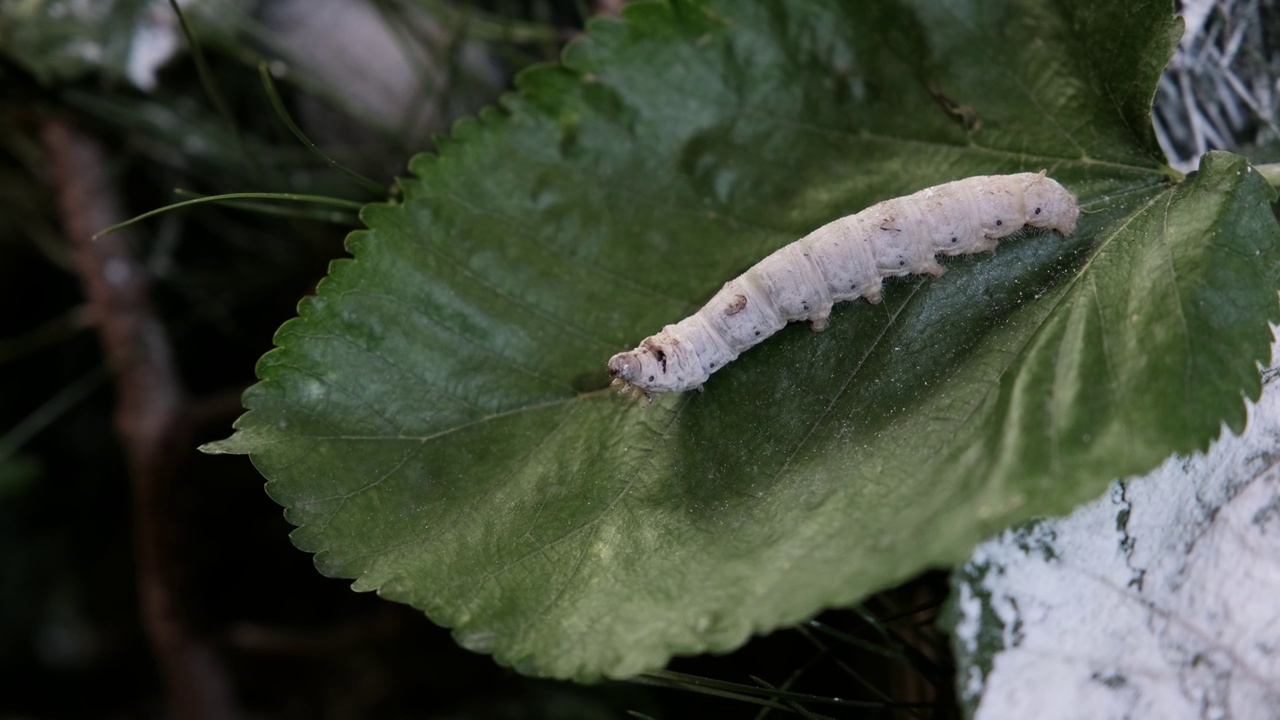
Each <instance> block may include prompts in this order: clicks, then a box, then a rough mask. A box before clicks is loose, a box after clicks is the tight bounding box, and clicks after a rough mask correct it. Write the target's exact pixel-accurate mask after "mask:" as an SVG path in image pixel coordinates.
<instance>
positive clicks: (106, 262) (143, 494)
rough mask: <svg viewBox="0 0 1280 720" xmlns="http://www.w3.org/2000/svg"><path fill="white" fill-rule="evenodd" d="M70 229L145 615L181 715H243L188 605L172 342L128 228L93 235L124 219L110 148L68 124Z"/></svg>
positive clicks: (62, 182) (64, 144) (55, 169)
mask: <svg viewBox="0 0 1280 720" xmlns="http://www.w3.org/2000/svg"><path fill="white" fill-rule="evenodd" d="M41 139H42V141H43V144H44V148H45V151H46V153H47V155H48V158H49V161H50V172H51V179H52V181H53V183H54V186H55V188H56V191H57V196H58V208H59V212H60V215H61V218H62V225H63V229H64V231H65V232H66V235H67V237H68V238H70V240H71V243H72V248H73V253H74V257H75V268H76V272H77V274H78V275H79V276H80V281H81V283H82V284H83V286H84V291H85V296H86V298H87V303H88V307H89V311H90V317H91V319H92V322H93V323H94V325H95V326H96V327H97V330H98V334H99V336H100V338H101V340H102V346H103V350H104V352H105V353H106V356H107V363H108V365H109V366H110V368H111V371H112V374H113V376H114V379H115V384H116V389H117V397H118V401H117V403H118V404H117V406H116V415H115V425H116V432H117V433H118V434H119V436H120V440H121V442H122V444H123V446H124V452H125V456H126V460H127V462H128V467H129V473H130V476H131V479H132V484H133V494H134V512H135V523H136V542H137V553H138V592H139V597H140V601H141V603H142V620H143V625H144V627H145V628H146V631H147V634H148V636H149V638H150V641H151V646H152V650H153V651H154V653H155V656H156V662H157V664H158V665H159V666H160V667H159V669H160V674H161V677H162V678H163V679H164V683H165V687H166V691H167V692H168V696H169V706H170V710H171V713H172V715H173V717H175V718H179V719H180V720H227V719H230V718H234V717H235V713H234V711H233V709H232V707H233V706H232V702H231V699H230V697H231V696H230V684H229V682H228V680H227V677H226V673H225V671H224V669H223V668H222V665H221V664H220V662H219V660H218V658H217V656H216V655H215V654H214V652H213V650H212V648H210V647H209V645H208V644H207V643H206V642H204V640H203V639H202V638H200V637H199V636H198V635H197V634H196V633H195V632H194V631H193V630H192V628H191V626H190V624H189V622H188V618H187V617H186V612H185V606H184V605H183V603H182V601H181V587H182V585H183V582H182V573H181V567H182V563H181V547H182V544H181V542H180V537H179V535H180V527H181V526H180V522H179V513H178V511H177V509H176V504H175V501H174V489H175V483H176V480H177V479H178V477H179V470H180V468H181V467H182V466H183V464H184V463H185V462H186V461H187V459H188V458H189V457H190V455H191V452H192V448H193V446H194V442H193V437H192V429H193V425H192V422H191V413H190V411H189V404H188V402H187V399H186V395H185V393H184V392H183V389H182V382H181V380H180V378H179V377H178V372H177V369H176V367H175V366H174V360H173V354H172V351H171V349H170V346H169V339H168V335H167V333H166V331H165V328H164V326H163V325H162V324H161V322H160V320H159V318H157V316H156V314H155V312H154V311H153V308H152V306H151V297H150V283H149V281H148V277H147V273H146V271H145V269H144V268H143V266H142V265H141V263H139V262H138V261H137V259H136V258H135V257H134V256H133V253H132V251H131V250H130V248H129V245H128V239H127V237H128V233H124V232H121V233H116V234H114V235H110V236H107V237H105V238H103V239H101V240H98V241H94V240H92V239H91V238H92V235H93V233H94V232H96V231H97V230H99V229H101V228H104V227H107V226H108V225H113V224H115V223H117V222H120V221H121V220H122V219H124V217H125V215H124V212H123V210H122V208H121V207H120V203H119V200H118V198H117V193H116V188H115V183H114V182H113V181H112V178H111V177H109V175H108V173H107V165H108V163H107V157H106V153H105V152H104V151H103V149H102V146H101V145H100V144H99V143H98V142H97V141H96V140H95V139H94V138H91V137H89V136H87V135H85V134H84V133H82V132H80V131H79V130H77V129H76V128H75V127H73V126H72V125H71V124H70V123H68V122H66V121H63V120H57V119H50V120H46V121H45V122H44V123H43V125H42V128H41Z"/></svg>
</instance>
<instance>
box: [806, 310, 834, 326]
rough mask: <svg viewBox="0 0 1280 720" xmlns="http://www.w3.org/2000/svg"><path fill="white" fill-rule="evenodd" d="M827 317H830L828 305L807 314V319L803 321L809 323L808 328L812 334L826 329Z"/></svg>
mask: <svg viewBox="0 0 1280 720" xmlns="http://www.w3.org/2000/svg"><path fill="white" fill-rule="evenodd" d="M829 317H831V306H830V305H828V306H826V307H822V308H817V309H816V310H814V311H813V312H811V313H809V317H808V318H805V319H806V320H808V321H809V322H810V323H811V325H810V327H812V328H813V331H814V332H822V331H823V330H826V329H827V318H829Z"/></svg>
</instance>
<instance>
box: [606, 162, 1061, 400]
mask: <svg viewBox="0 0 1280 720" xmlns="http://www.w3.org/2000/svg"><path fill="white" fill-rule="evenodd" d="M1079 214H1080V207H1079V205H1078V204H1077V203H1076V198H1075V196H1073V195H1072V194H1071V193H1070V192H1068V191H1067V190H1066V189H1065V188H1063V187H1062V186H1061V185H1059V184H1058V183H1057V182H1056V181H1055V180H1053V179H1051V178H1049V177H1046V176H1045V172H1044V171H1041V172H1039V173H1018V174H1015V175H981V176H977V177H971V178H965V179H963V180H956V181H955V182H949V183H944V184H942V185H936V186H934V187H931V188H926V189H924V190H921V191H920V192H917V193H914V194H912V195H907V196H905V197H900V198H894V199H892V200H885V201H884V202H882V203H877V204H875V205H872V206H871V207H869V208H867V209H866V210H863V211H862V212H859V213H856V214H854V215H849V216H847V217H843V218H840V219H839V220H835V221H832V222H830V223H827V224H826V225H823V226H822V227H820V228H818V229H817V230H814V231H813V232H811V233H809V234H808V235H806V236H804V237H802V238H800V239H799V240H797V241H795V242H793V243H791V244H790V245H787V246H785V247H783V248H781V249H779V250H778V251H776V252H774V253H773V254H772V255H769V256H768V257H766V258H765V259H763V260H761V261H760V262H758V263H756V265H754V266H753V267H752V268H751V269H750V270H747V271H746V272H745V273H743V274H742V275H740V276H738V277H736V278H734V279H733V280H730V281H729V282H727V283H725V285H724V287H723V288H721V289H720V292H718V293H716V295H715V297H713V298H711V301H710V302H708V303H707V304H706V305H705V306H703V308H702V309H701V310H699V311H698V312H696V313H694V314H693V315H691V316H689V317H687V318H685V319H684V320H681V321H680V322H678V323H676V324H674V325H668V326H666V327H664V328H663V329H662V330H661V331H660V332H659V333H658V334H656V335H653V336H651V337H648V338H645V339H644V341H643V342H641V343H640V346H639V347H637V348H636V349H635V350H630V351H627V352H622V353H618V354H617V355H614V356H613V357H612V358H610V359H609V374H610V375H611V376H613V384H614V385H617V386H620V387H621V389H622V391H623V392H626V391H627V390H629V389H630V390H635V391H636V392H637V393H638V394H643V395H644V396H646V397H647V398H648V399H650V400H652V399H653V396H654V395H658V394H660V393H665V392H681V391H684V390H691V389H694V388H699V389H700V388H701V387H702V384H703V383H704V382H706V381H707V378H709V377H710V376H711V373H713V372H715V371H716V370H719V369H720V368H722V367H724V366H725V364H727V363H729V362H732V361H733V360H734V359H736V358H737V357H738V355H739V354H741V353H742V352H744V351H745V350H747V349H748V348H750V347H751V346H753V345H755V344H756V343H758V342H761V341H762V340H764V339H765V338H767V337H769V336H770V335H772V334H774V333H775V332H777V331H778V330H781V329H782V327H783V326H784V325H786V324H787V323H789V322H795V321H800V320H807V321H809V322H810V323H812V325H813V329H814V330H815V331H821V330H823V329H824V328H825V327H826V326H827V317H828V316H829V315H830V314H831V307H832V305H834V304H835V303H838V302H842V301H844V300H855V299H857V298H866V299H867V300H868V301H869V302H872V303H878V302H880V291H881V286H882V284H883V282H884V278H886V277H894V276H899V275H909V274H917V273H927V274H929V275H933V276H934V277H937V276H939V275H941V274H942V273H943V272H945V268H943V267H942V266H941V265H939V264H938V261H937V257H936V256H938V255H963V254H967V253H978V252H988V251H991V250H994V249H995V247H996V243H997V241H998V240H999V239H1000V238H1002V237H1006V236H1008V235H1011V234H1013V233H1015V232H1017V231H1018V230H1021V229H1022V228H1023V227H1035V228H1048V229H1052V230H1056V231H1058V232H1059V233H1061V234H1062V235H1064V236H1066V235H1070V234H1071V233H1073V232H1075V229H1076V219H1077V217H1078V216H1079Z"/></svg>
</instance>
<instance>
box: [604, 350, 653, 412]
mask: <svg viewBox="0 0 1280 720" xmlns="http://www.w3.org/2000/svg"><path fill="white" fill-rule="evenodd" d="M666 373H667V362H666V355H665V354H664V353H663V351H662V349H661V348H657V349H653V348H651V347H649V346H648V345H641V346H640V347H638V348H636V349H635V350H628V351H627V352H620V353H618V354H617V355H614V356H613V357H611V358H609V375H610V376H611V377H612V378H613V383H612V384H613V385H616V386H618V387H619V388H620V392H626V391H627V390H630V389H635V390H636V391H637V392H638V393H643V394H644V395H645V396H647V397H648V398H649V400H650V401H652V400H653V395H652V393H653V392H654V391H655V390H656V389H657V388H659V387H660V386H661V385H662V384H663V382H664V381H665V379H666ZM657 391H658V392H661V390H657Z"/></svg>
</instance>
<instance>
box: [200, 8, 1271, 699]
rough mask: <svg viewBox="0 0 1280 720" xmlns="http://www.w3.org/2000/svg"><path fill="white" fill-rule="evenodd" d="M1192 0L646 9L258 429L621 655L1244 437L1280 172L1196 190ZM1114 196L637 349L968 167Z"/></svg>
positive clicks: (508, 591)
mask: <svg viewBox="0 0 1280 720" xmlns="http://www.w3.org/2000/svg"><path fill="white" fill-rule="evenodd" d="M1168 10H1169V7H1168V3H1167V2H1165V1H1164V0H1151V1H1149V2H1130V3H1124V4H1123V8H1122V9H1121V8H1120V6H1119V5H1117V4H1114V3H1111V2H1110V1H1109V0H1107V1H1105V2H1104V1H1101V0H1099V2H1095V3H1089V2H1030V1H1024V2H999V1H996V0H988V1H986V2H968V3H959V2H954V3H937V2H935V1H934V0H917V1H916V2H891V1H889V0H883V1H881V2H874V3H871V2H867V3H850V2H844V1H843V0H827V1H825V2H824V1H821V0H808V1H803V2H802V1H800V0H789V1H788V2H764V1H763V0H759V1H756V2H742V1H741V0H738V1H730V0H722V1H713V0H708V1H707V2H688V1H683V2H671V3H636V4H633V5H629V6H628V7H627V9H626V11H625V12H624V16H623V19H622V20H621V21H614V20H604V21H598V22H595V23H593V24H592V26H591V28H590V32H589V34H588V36H587V37H586V38H585V39H584V40H582V41H581V42H577V43H575V44H573V45H572V46H571V47H570V48H569V49H568V50H567V51H566V53H565V57H564V64H563V67H558V68H541V69H538V70H535V71H532V72H528V73H526V74H524V75H522V76H521V77H520V78H519V83H518V84H519V92H518V93H517V94H515V95H512V96H510V97H508V98H506V99H505V101H504V105H505V108H506V110H507V112H505V113H503V112H497V111H493V112H489V113H487V114H485V115H483V116H482V117H481V118H480V119H479V120H478V121H473V122H465V123H462V124H459V125H458V126H457V128H456V130H455V132H454V133H453V136H452V137H451V138H450V139H448V140H447V141H445V142H444V143H443V144H442V146H441V150H440V153H439V155H438V156H419V157H417V158H415V159H414V161H413V164H412V170H413V172H414V173H415V175H416V176H417V179H415V180H410V181H407V182H405V184H404V190H405V200H404V204H403V205H381V206H369V207H367V208H366V210H365V212H364V215H363V217H364V220H365V221H366V223H367V224H368V226H369V228H370V230H369V231H367V232H361V233H356V234H354V235H353V236H352V237H351V238H350V241H349V243H348V247H349V249H350V250H351V252H352V253H353V254H354V255H355V259H354V260H351V261H339V262H336V263H335V264H334V265H333V267H332V269H331V272H330V275H329V277H328V278H327V279H326V280H325V281H324V283H322V285H321V286H320V288H319V289H318V292H317V295H316V297H314V298H310V299H308V300H306V301H304V302H303V303H302V304H301V305H300V308H299V315H300V317H299V318H298V319H296V320H293V321H291V322H289V323H287V324H286V325H285V326H284V327H282V328H281V330H280V332H279V334H278V335H277V337H276V343H277V345H278V346H279V347H278V348H277V349H276V350H274V351H273V352H271V353H269V354H267V355H266V356H265V357H263V359H262V360H261V362H260V364H259V366H258V374H259V377H260V378H261V379H262V381H261V382H260V383H259V384H258V385H256V386H255V387H253V388H252V389H251V390H250V391H249V392H248V393H246V395H245V404H246V406H247V407H248V408H249V409H250V412H249V413H248V414H246V415H245V416H244V417H243V418H241V419H240V421H239V422H238V423H237V426H236V427H237V432H236V434H235V435H234V436H233V437H232V438H230V439H229V440H226V441H223V442H222V443H218V444H215V445H214V446H211V447H210V448H209V449H210V450H212V451H215V452H236V453H248V454H249V455H250V456H251V457H252V459H253V461H254V462H255V463H256V465H257V466H258V467H259V468H260V469H261V471H262V472H263V474H264V475H265V476H266V477H267V478H268V479H269V481H270V482H269V484H268V492H270V494H271V496H272V497H273V498H275V499H276V500H277V501H279V502H280V503H281V504H282V505H284V506H285V507H286V508H287V517H288V518H289V520H290V521H291V522H293V523H295V524H296V525H298V529H297V530H296V531H295V533H294V535H293V539H294V541H295V543H296V544H297V545H298V547H300V548H302V549H304V550H307V551H310V552H314V553H316V564H317V566H318V567H319V569H320V570H321V571H322V572H324V573H326V574H329V575H334V576H339V577H348V578H355V588H356V589H358V590H376V591H378V592H379V593H381V594H382V595H383V596H385V597H388V598H391V599H394V600H398V601H401V602H406V603H410V604H412V605H414V606H415V607H418V608H421V609H423V610H424V611H425V612H426V614H427V615H428V616H429V617H430V618H431V619H432V620H434V621H436V622H438V623H441V624H443V625H447V626H450V627H452V628H454V631H455V635H456V637H457V639H458V640H459V642H461V643H462V644H464V645H465V646H467V647H469V648H473V649H475V650H478V651H483V652H491V653H493V654H494V655H495V657H496V658H497V659H498V660H499V661H501V662H504V663H509V664H513V665H516V666H517V667H518V668H520V669H521V670H522V671H525V672H530V673H536V674H544V675H552V676H557V677H572V678H577V679H583V680H590V679H594V678H598V677H600V676H602V675H604V676H612V677H621V676H627V675H631V674H634V673H638V672H641V671H644V670H647V669H651V668H654V667H657V666H660V665H662V664H663V663H665V662H666V661H667V659H668V658H669V657H670V656H671V655H672V654H685V653H699V652H705V651H716V652H723V651H728V650H731V649H733V648H735V647H738V646H739V645H741V644H742V643H743V642H745V641H746V639H747V638H748V637H749V636H750V635H751V634H752V633H758V632H765V631H768V630H770V629H773V628H776V627H779V626H784V625H787V624H790V623H795V622H797V621H799V620H801V619H803V618H805V617H808V616H810V615H812V614H814V613H815V612H817V611H818V610H820V609H822V608H824V607H827V606H832V605H841V604H846V603H851V602H853V601H856V600H857V599H859V598H861V597H862V596H864V595H866V594H867V593H869V592H872V591H874V590H877V589H880V588H883V587H885V586H887V585H891V584H893V583H896V582H898V581H901V580H902V579H904V578H907V577H909V576H911V575H913V574H915V573H917V572H919V571H920V570H921V569H923V568H925V567H929V566H934V565H941V564H948V563H954V562H956V561H959V560H961V559H963V558H964V557H966V555H967V554H968V553H969V551H970V550H971V549H972V548H973V546H974V545H975V543H976V542H977V541H978V540H979V539H981V538H982V537H984V536H986V535H988V534H989V533H991V532H992V531H995V530H997V529H1000V528H1003V527H1006V526H1008V525H1010V524H1012V523H1016V522H1019V521H1022V520H1025V519H1027V518H1029V517H1032V516H1037V515H1043V514H1053V513H1061V512H1064V511H1066V510H1067V509H1069V508H1071V507H1072V506H1073V505H1075V504H1076V503H1079V502H1081V501H1083V500H1086V499H1088V498H1090V497H1093V496H1095V495H1096V494H1098V493H1099V492H1101V491H1102V490H1103V488H1105V486H1106V483H1107V481H1108V480H1109V479H1111V478H1113V477H1116V476H1120V475H1125V474H1130V473H1136V472H1140V471H1144V470H1147V469H1149V468H1150V467H1152V466H1154V465H1155V464H1157V463H1158V462H1159V461H1160V460H1162V459H1163V458H1164V457H1166V456H1167V455H1169V454H1170V453H1172V452H1178V451H1187V450H1191V449H1193V448H1197V447H1203V446H1205V445H1206V444H1207V442H1208V441H1209V440H1210V439H1211V438H1212V437H1213V436H1215V435H1216V434H1217V433H1218V431H1219V428H1220V427H1221V424H1222V423H1224V422H1225V423H1226V424H1227V425H1228V426H1230V427H1231V428H1233V429H1237V430H1238V429H1239V428H1240V427H1241V424H1242V422H1243V420H1244V407H1243V402H1242V396H1244V395H1247V396H1249V397H1256V395H1257V394H1258V392H1259V387H1260V381H1259V377H1258V369H1257V364H1256V363H1257V361H1258V360H1259V359H1264V358H1265V357H1266V356H1267V352H1268V347H1269V341H1270V331H1269V329H1268V326H1267V322H1268V320H1275V319H1277V318H1278V317H1280V314H1278V313H1277V309H1278V308H1277V300H1276V287H1277V283H1276V277H1277V266H1278V264H1280V253H1277V247H1278V244H1277V239H1278V233H1277V227H1276V223H1275V220H1274V219H1273V218H1272V216H1271V214H1270V208H1269V206H1268V201H1269V200H1270V199H1271V197H1272V192H1271V190H1270V188H1269V187H1268V186H1267V185H1266V183H1264V182H1263V181H1262V180H1261V179H1260V178H1259V177H1258V175H1257V174H1256V173H1255V172H1253V171H1252V170H1251V169H1250V168H1249V167H1248V165H1247V164H1246V163H1245V162H1244V161H1243V160H1242V159H1241V158H1238V157H1235V156H1231V155H1227V154H1214V155H1210V156H1208V157H1207V158H1206V159H1205V161H1204V164H1203V166H1202V170H1201V171H1200V172H1199V173H1198V174H1196V175H1194V176H1192V177H1190V178H1188V179H1187V181H1186V182H1184V183H1182V184H1176V185H1175V184H1171V183H1170V182H1169V181H1168V180H1167V176H1166V169H1165V168H1164V166H1163V165H1162V164H1161V163H1160V161H1159V160H1158V159H1157V158H1158V156H1159V151H1158V149H1157V145H1156V142H1155V140H1154V138H1153V135H1152V132H1151V130H1150V126H1149V122H1148V120H1147V113H1148V108H1149V104H1150V100H1151V97H1152V95H1153V92H1154V87H1155V82H1156V80H1157V78H1158V75H1159V71H1160V68H1161V67H1162V66H1163V64H1164V63H1165V61H1166V60H1167V59H1168V57H1169V55H1170V53H1171V52H1172V49H1173V47H1174V44H1175V43H1176V40H1177V38H1178V36H1179V34H1180V24H1179V22H1178V21H1177V20H1176V19H1175V18H1173V17H1171V16H1170V15H1169V14H1168ZM1040 169H1047V170H1048V171H1049V174H1050V175H1051V176H1053V177H1055V178H1057V179H1059V180H1060V181H1062V182H1063V183H1064V184H1066V185H1067V186H1068V187H1069V188H1070V189H1072V190H1073V191H1075V192H1076V193H1077V194H1078V195H1079V197H1080V200H1081V203H1082V207H1083V208H1084V211H1085V212H1084V214H1083V215H1082V220H1081V223H1080V228H1079V230H1078V231H1077V232H1076V233H1075V234H1074V235H1073V236H1071V237H1069V238H1066V239H1062V238H1061V237H1060V236H1058V235H1055V234H1048V233H1040V234H1030V235H1027V236H1025V237H1022V238H1020V239H1015V240H1010V241H1008V242H1006V243H1002V246H1001V247H1000V249H999V250H997V251H996V253H995V254H994V255H987V256H975V257H971V258H965V259H960V260H956V261H952V262H950V263H949V267H950V272H948V273H947V275H946V276H945V277H942V278H940V279H928V280H924V279H910V280H906V281H900V282H894V283H890V285H889V287H888V289H887V293H886V297H885V300H884V302H883V303H882V304H880V305H876V306H872V305H868V304H867V303H853V304H849V305H846V306H842V307H839V308H837V309H836V311H835V313H834V314H833V316H832V318H831V325H830V328H829V329H828V330H827V331H826V332H824V333H822V334H815V333H813V332H811V331H810V330H809V329H808V328H806V327H803V326H800V325H792V326H790V327H788V328H787V329H785V330H783V331H782V332H780V333H779V334H778V335H776V336H775V337H773V338H771V339H770V340H769V341H767V342H765V343H763V344H762V345H760V346H759V347H757V348H755V349H752V350H751V351H749V352H748V353H746V354H745V355H744V356H743V357H742V358H741V359H739V360H738V361H736V362H734V363H733V364H732V365H730V366H728V367H727V368H725V369H724V370H723V371H721V372H718V373H716V375H715V376H714V377H713V378H712V379H711V380H710V382H708V383H707V391H706V393H704V394H696V393H695V394H686V395H682V396H670V395H668V396H663V397H662V398H661V399H659V400H658V401H657V402H655V403H654V404H653V405H652V406H650V407H647V408H646V407H644V406H643V405H642V404H640V403H636V402H629V401H627V400H624V399H622V398H620V397H618V396H616V395H615V394H613V393H611V392H608V391H606V390H605V389H604V387H605V385H606V383H607V380H608V378H607V376H606V374H605V371H604V363H605V361H606V359H607V358H608V357H609V356H610V355H611V354H612V353H614V352H617V351H619V350H623V349H627V348H630V347H633V346H634V345H636V343H637V342H638V341H639V340H640V339H642V338H643V337H645V336H646V335H649V334H651V333H653V332H655V331H657V330H658V329H659V328H661V327H662V325H663V324H665V323H668V322H673V321H675V320H678V319H679V318H681V317H683V316H685V315H686V314H688V313H690V312H692V311H694V310H696V309H697V308H698V307H699V305H700V304H701V302H703V301H705V300H706V299H707V298H709V297H710V295H711V294H712V293H713V292H714V291H715V290H716V289H717V288H718V287H719V286H720V285H721V284H722V283H723V282H724V281H725V280H727V279H729V278H731V277H733V276H734V275H735V274H737V273H739V272H741V271H742V270H744V269H746V268H747V267H749V266H750V265H751V264H752V263H754V262H755V261H757V260H759V259H760V258H762V257H764V256H765V255H766V254H768V253H769V252H770V251H772V250H773V249H775V248H777V247H780V246H782V245H784V244H786V243H789V242H791V241H793V240H795V239H797V238H799V237H801V236H802V235H804V234H805V233H807V232H808V231H809V230H812V229H813V228H815V227H817V226H819V225H821V224H823V223H825V222H827V221H829V220H832V219H834V218H837V217H840V216H842V215H846V214H849V213H853V212H856V211H858V210H861V209H863V208H865V207H867V206H868V205H870V204H872V203H874V202H877V201H880V200H883V199H886V198H889V197H893V196H898V195H902V194H906V193H908V192H913V191H916V190H919V189H921V188H923V187H926V186H929V185H933V184H937V183H940V182H944V181H948V180H954V179H957V178H960V177H965V176H969V175H976V174H985V173H1006V172H1015V171H1024V170H1040Z"/></svg>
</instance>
